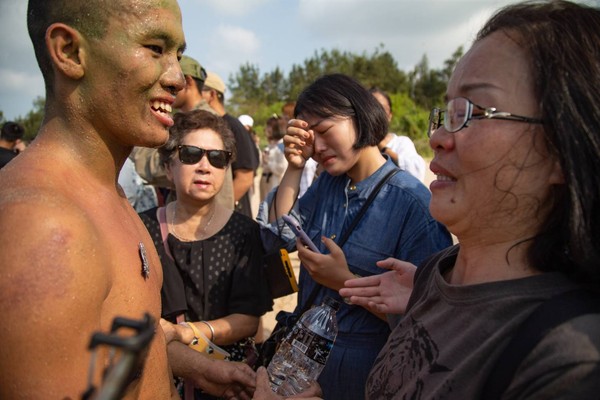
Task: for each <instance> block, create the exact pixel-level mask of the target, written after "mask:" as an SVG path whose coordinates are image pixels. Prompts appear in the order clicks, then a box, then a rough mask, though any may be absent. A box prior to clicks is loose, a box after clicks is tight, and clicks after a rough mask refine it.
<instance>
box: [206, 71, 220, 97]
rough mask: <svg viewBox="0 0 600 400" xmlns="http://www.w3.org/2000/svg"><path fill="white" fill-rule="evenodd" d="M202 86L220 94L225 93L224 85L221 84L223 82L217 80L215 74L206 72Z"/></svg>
mask: <svg viewBox="0 0 600 400" xmlns="http://www.w3.org/2000/svg"><path fill="white" fill-rule="evenodd" d="M204 86H208V87H209V88H211V89H215V90H216V91H217V92H219V93H221V94H223V93H225V83H223V80H222V79H221V78H219V75H217V74H215V73H214V72H211V71H208V72H206V80H205V81H204Z"/></svg>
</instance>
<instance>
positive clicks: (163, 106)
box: [152, 100, 173, 112]
mask: <svg viewBox="0 0 600 400" xmlns="http://www.w3.org/2000/svg"><path fill="white" fill-rule="evenodd" d="M152 108H153V109H155V110H157V111H162V112H171V111H173V108H172V107H171V105H170V104H167V103H163V102H161V101H158V100H155V101H154V103H152Z"/></svg>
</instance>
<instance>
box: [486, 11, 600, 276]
mask: <svg viewBox="0 0 600 400" xmlns="http://www.w3.org/2000/svg"><path fill="white" fill-rule="evenodd" d="M497 31H504V32H506V33H507V34H508V35H510V37H511V38H512V39H513V40H515V41H516V43H517V44H518V45H519V46H521V47H522V48H523V49H524V50H525V51H526V52H527V53H528V54H529V63H530V71H531V73H532V74H533V82H534V85H535V87H534V90H535V95H536V97H537V101H538V104H539V107H540V110H541V117H542V119H543V121H544V122H543V134H544V139H545V141H546V144H547V146H548V148H549V150H550V152H552V153H553V154H554V157H555V158H556V159H557V160H558V162H559V163H560V166H561V168H562V172H563V174H564V178H565V184H564V185H556V186H555V187H554V188H553V189H552V191H551V194H550V196H549V197H550V198H549V199H548V201H549V202H550V204H551V209H550V212H549V213H548V217H547V218H546V220H545V221H544V223H543V225H542V226H541V229H540V231H539V232H538V234H537V235H536V236H535V237H533V238H532V239H531V240H532V245H531V247H530V249H529V254H528V257H529V261H530V262H531V265H533V266H535V268H537V269H539V270H542V271H561V272H563V273H565V274H567V275H569V276H571V277H572V278H573V279H575V280H579V281H585V282H587V283H595V284H598V283H599V282H600V239H599V238H600V173H599V172H598V171H600V80H599V78H598V77H600V62H599V61H598V60H599V59H600V10H599V9H596V8H592V7H588V6H584V5H580V4H574V3H570V2H567V1H535V2H527V3H519V4H515V5H512V6H508V7H506V8H503V9H501V10H500V11H499V12H498V13H497V14H495V15H494V16H493V17H492V18H491V19H490V20H489V21H488V22H487V23H486V24H485V26H484V27H483V28H482V29H481V31H480V32H479V34H478V35H477V38H476V41H478V40H481V39H483V38H485V37H487V36H488V35H490V34H492V33H494V32H497Z"/></svg>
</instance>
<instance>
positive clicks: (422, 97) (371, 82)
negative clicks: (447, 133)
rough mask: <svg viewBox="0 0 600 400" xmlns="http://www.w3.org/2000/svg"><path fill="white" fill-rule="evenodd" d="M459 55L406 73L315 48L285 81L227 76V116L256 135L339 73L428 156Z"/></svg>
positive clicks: (39, 106)
mask: <svg viewBox="0 0 600 400" xmlns="http://www.w3.org/2000/svg"><path fill="white" fill-rule="evenodd" d="M462 55H463V48H462V46H461V47H459V48H457V49H456V51H455V52H454V53H453V54H452V56H451V57H450V58H449V59H448V60H446V61H445V62H444V64H443V67H442V68H441V69H431V68H430V66H429V60H428V59H427V56H426V55H423V57H422V58H421V61H420V62H419V63H418V64H417V65H415V67H414V68H413V69H412V70H411V71H408V72H406V71H403V70H401V69H399V68H398V65H397V63H396V60H394V57H393V56H392V55H391V54H390V53H389V52H388V51H387V50H386V49H385V47H384V45H383V44H380V45H379V46H378V47H376V48H375V49H374V51H373V52H372V53H370V54H369V53H366V52H363V53H362V54H355V53H352V52H348V51H340V50H338V49H333V50H325V49H321V50H319V51H315V52H314V54H313V55H312V56H311V57H310V58H308V59H306V60H304V62H303V63H302V64H301V65H297V64H294V65H292V67H291V69H290V71H289V73H288V74H287V76H286V75H285V74H284V72H283V71H282V70H281V69H280V68H279V67H277V68H275V69H274V70H273V71H270V72H266V73H261V71H260V69H259V67H258V66H257V65H254V64H251V63H246V64H243V65H241V66H240V68H239V70H238V72H236V73H235V74H234V75H233V76H230V77H229V82H228V83H229V85H228V86H229V93H230V97H229V98H228V99H227V102H228V106H229V107H230V110H231V112H232V114H234V115H240V114H250V115H252V117H253V118H254V121H255V129H256V131H257V133H258V134H259V136H262V135H263V131H264V129H263V127H264V124H265V122H266V120H267V119H268V118H269V117H271V116H272V115H273V114H280V113H281V107H282V106H283V104H284V103H285V102H287V101H293V100H295V99H296V98H297V97H298V95H299V94H300V92H301V91H302V90H303V89H304V88H305V87H306V86H307V85H309V84H310V83H311V82H313V81H314V80H315V79H317V78H318V77H320V76H321V75H324V74H330V73H343V74H346V75H350V76H353V77H354V78H356V79H358V80H359V81H360V82H362V84H363V85H364V86H365V87H367V88H368V87H372V86H377V87H378V88H380V89H382V90H384V91H386V92H387V93H388V94H389V95H390V97H391V98H392V107H393V108H392V112H393V115H394V116H393V119H392V122H391V124H390V130H391V131H393V132H396V133H398V134H402V135H406V136H409V137H411V138H412V139H413V141H414V142H415V145H416V146H417V149H418V150H419V151H420V152H421V154H423V155H429V152H430V150H429V147H428V146H427V136H426V134H425V130H426V128H427V118H428V116H429V110H430V109H431V108H432V107H435V106H440V105H442V104H443V99H444V94H445V91H446V85H447V83H448V79H450V75H451V74H452V71H453V70H454V67H455V66H456V63H457V62H458V60H459V59H460V57H462ZM44 102H45V101H44V99H43V98H41V97H38V98H37V99H35V100H34V102H33V110H32V111H30V112H29V113H27V115H26V116H25V117H19V118H17V119H16V121H17V122H19V123H21V124H23V126H24V127H25V131H26V134H25V135H26V138H27V139H31V138H33V137H34V136H35V135H36V133H37V131H38V130H39V127H40V125H41V122H42V119H43V114H44ZM2 120H4V118H3V113H2V111H1V110H0V121H2ZM262 140H263V141H264V136H263V137H262Z"/></svg>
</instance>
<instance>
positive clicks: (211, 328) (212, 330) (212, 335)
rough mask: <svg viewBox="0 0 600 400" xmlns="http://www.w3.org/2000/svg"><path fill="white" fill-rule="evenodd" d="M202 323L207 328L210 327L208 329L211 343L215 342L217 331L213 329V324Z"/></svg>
mask: <svg viewBox="0 0 600 400" xmlns="http://www.w3.org/2000/svg"><path fill="white" fill-rule="evenodd" d="M199 322H202V323H203V324H206V326H208V329H210V341H211V342H214V341H215V329H214V328H213V327H212V325H211V324H209V323H208V321H199Z"/></svg>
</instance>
